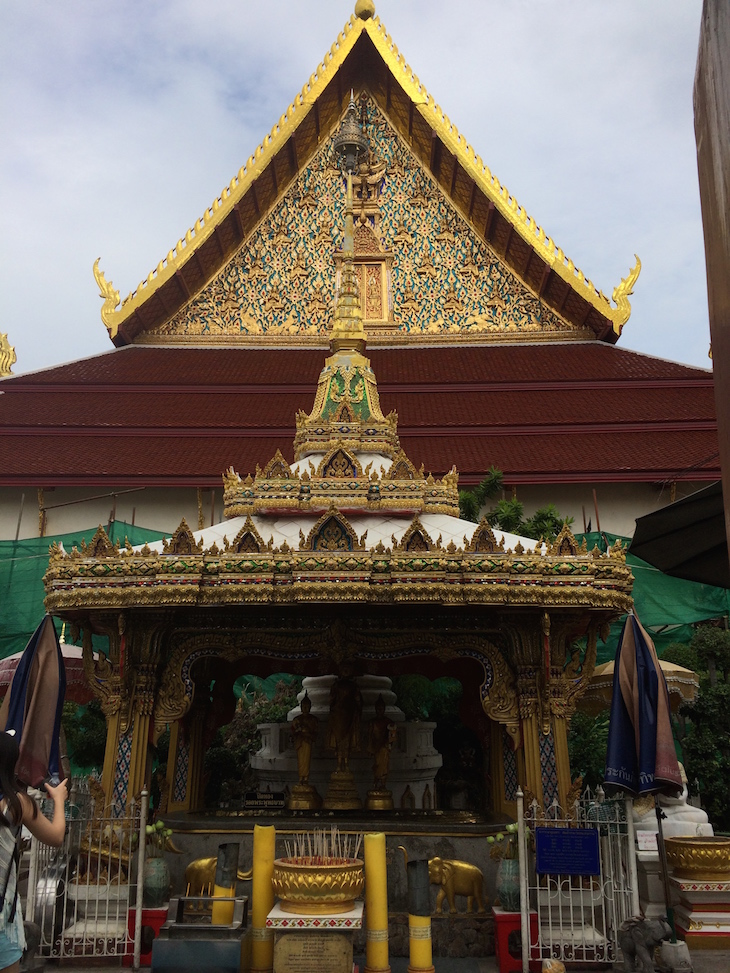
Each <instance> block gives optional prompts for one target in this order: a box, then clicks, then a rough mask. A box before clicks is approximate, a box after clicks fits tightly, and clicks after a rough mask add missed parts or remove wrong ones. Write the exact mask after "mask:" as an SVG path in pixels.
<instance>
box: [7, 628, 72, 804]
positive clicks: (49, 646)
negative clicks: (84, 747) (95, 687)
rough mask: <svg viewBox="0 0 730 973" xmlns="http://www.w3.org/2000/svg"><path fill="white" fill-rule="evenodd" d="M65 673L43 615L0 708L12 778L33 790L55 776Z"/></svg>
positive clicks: (60, 657)
mask: <svg viewBox="0 0 730 973" xmlns="http://www.w3.org/2000/svg"><path fill="white" fill-rule="evenodd" d="M65 693H66V669H65V667H64V663H63V656H62V654H61V646H60V644H59V641H58V635H57V634H56V627H55V625H54V624H53V619H52V618H51V616H50V615H46V617H45V618H44V619H43V621H42V622H41V623H40V625H39V626H38V628H37V629H36V630H35V632H34V633H33V635H32V636H31V638H30V641H29V642H28V644H27V645H26V647H25V650H24V652H23V655H22V657H21V659H20V661H19V662H18V666H17V668H16V670H15V675H14V676H13V681H12V683H11V684H10V689H9V691H8V692H7V694H6V696H5V699H4V700H3V704H2V707H0V730H15V732H16V735H17V738H18V745H19V748H20V757H19V758H18V763H17V765H16V768H15V772H16V774H17V776H18V779H19V780H21V781H22V782H23V783H24V784H28V785H29V786H31V787H38V785H39V784H41V783H42V782H43V781H44V780H46V779H47V778H51V779H52V780H53V779H57V778H58V776H59V765H60V753H59V742H58V738H59V733H60V730H61V714H62V712H63V699H64V695H65Z"/></svg>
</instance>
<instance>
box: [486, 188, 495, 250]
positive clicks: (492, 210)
mask: <svg viewBox="0 0 730 973" xmlns="http://www.w3.org/2000/svg"><path fill="white" fill-rule="evenodd" d="M496 209H497V207H496V206H495V205H494V202H493V201H492V200H491V199H490V200H489V206H488V207H487V218H486V219H485V221H484V239H485V240H486V241H487V243H491V242H492V241H491V238H490V233H491V231H492V224H493V223H494V214H495V212H496Z"/></svg>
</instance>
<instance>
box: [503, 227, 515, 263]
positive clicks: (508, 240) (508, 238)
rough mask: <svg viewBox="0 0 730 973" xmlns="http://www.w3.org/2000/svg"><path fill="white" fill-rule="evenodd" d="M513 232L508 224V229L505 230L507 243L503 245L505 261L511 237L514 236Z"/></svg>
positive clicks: (513, 229) (512, 228)
mask: <svg viewBox="0 0 730 973" xmlns="http://www.w3.org/2000/svg"><path fill="white" fill-rule="evenodd" d="M514 232H515V228H514V226H512V224H511V223H510V225H509V229H508V230H507V242H506V243H505V245H504V258H505V260H506V259H507V254H508V253H509V247H510V244H511V243H512V237H513V235H514Z"/></svg>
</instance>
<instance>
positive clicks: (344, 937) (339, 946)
mask: <svg viewBox="0 0 730 973" xmlns="http://www.w3.org/2000/svg"><path fill="white" fill-rule="evenodd" d="M274 973H352V933H346V932H343V933H340V932H317V931H316V930H313V929H307V930H305V931H302V932H282V933H277V934H276V939H275V941H274Z"/></svg>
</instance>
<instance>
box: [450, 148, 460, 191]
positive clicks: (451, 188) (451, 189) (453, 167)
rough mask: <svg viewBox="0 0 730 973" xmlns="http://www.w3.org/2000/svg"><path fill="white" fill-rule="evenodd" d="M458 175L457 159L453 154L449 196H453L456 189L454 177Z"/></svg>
mask: <svg viewBox="0 0 730 973" xmlns="http://www.w3.org/2000/svg"><path fill="white" fill-rule="evenodd" d="M458 175H459V160H458V159H457V157H456V156H454V164H453V165H452V167H451V185H450V188H449V196H451V198H452V199H453V198H454V191H455V189H456V178H457V176H458Z"/></svg>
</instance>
